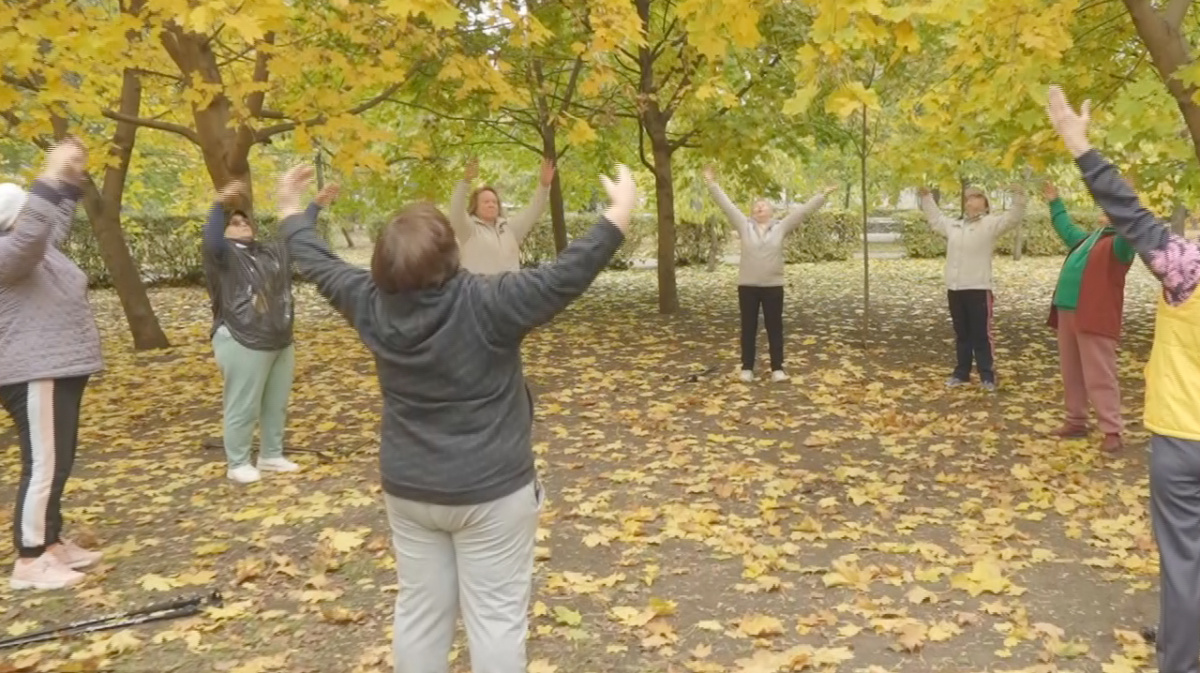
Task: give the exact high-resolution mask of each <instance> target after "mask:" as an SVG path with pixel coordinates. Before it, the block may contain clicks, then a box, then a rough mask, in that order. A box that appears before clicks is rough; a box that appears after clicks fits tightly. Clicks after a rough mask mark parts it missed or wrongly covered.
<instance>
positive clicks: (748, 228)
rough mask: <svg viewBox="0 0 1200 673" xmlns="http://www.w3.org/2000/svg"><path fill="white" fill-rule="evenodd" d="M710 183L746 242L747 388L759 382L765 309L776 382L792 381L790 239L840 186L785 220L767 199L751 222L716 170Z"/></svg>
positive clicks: (742, 292) (707, 175) (741, 300)
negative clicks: (787, 325) (788, 352)
mask: <svg viewBox="0 0 1200 673" xmlns="http://www.w3.org/2000/svg"><path fill="white" fill-rule="evenodd" d="M704 182H705V183H706V184H707V185H708V191H709V193H711V194H712V197H713V200H715V201H716V202H717V205H718V206H719V207H720V208H721V211H722V212H724V213H725V216H726V217H727V218H729V221H730V222H731V223H732V224H733V228H734V231H736V232H737V235H738V239H739V240H740V241H741V256H740V259H739V261H738V310H739V313H740V315H741V323H742V329H741V335H742V338H741V346H742V370H741V379H742V380H743V381H745V382H747V383H748V382H750V381H753V380H754V360H755V350H756V345H757V343H756V342H757V341H758V313H759V307H762V314H763V322H764V323H766V327H767V344H768V346H769V349H770V353H771V380H773V381H786V380H787V378H788V376H787V373H786V372H785V371H784V369H783V281H784V273H783V266H784V263H783V262H784V260H783V246H784V243H785V239H786V238H787V235H788V234H790V233H791V232H792V231H793V230H794V229H795V228H796V227H798V226H799V225H800V223H801V222H803V221H804V220H805V218H807V217H808V216H809V215H812V214H813V213H815V212H817V211H818V210H820V209H821V206H823V205H825V199H826V198H827V197H828V196H829V194H831V193H832V192H833V190H835V189H837V186H836V185H832V186H829V187H826V188H825V189H824V190H822V192H821V193H820V194H818V195H816V196H814V197H813V198H811V199H809V200H808V201H807V202H805V203H802V204H800V205H798V206H796V207H795V208H793V209H792V211H791V212H789V213H788V214H787V215H786V216H785V217H784V218H783V219H782V220H780V219H776V218H775V212H774V207H773V206H772V205H771V202H770V201H768V200H766V199H758V200H757V201H755V202H754V208H753V209H751V211H750V217H746V215H745V214H743V213H742V211H740V210H738V208H737V206H735V205H733V202H732V201H730V200H729V197H728V196H726V195H725V192H724V191H723V190H722V189H721V186H720V185H718V184H717V179H716V173H715V171H714V170H713V168H712V167H708V168H706V169H704Z"/></svg>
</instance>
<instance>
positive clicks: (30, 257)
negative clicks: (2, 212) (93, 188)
mask: <svg viewBox="0 0 1200 673" xmlns="http://www.w3.org/2000/svg"><path fill="white" fill-rule="evenodd" d="M81 193H82V192H81V191H80V189H79V187H77V186H76V185H71V184H67V183H59V184H50V183H48V182H46V181H44V180H38V181H36V182H34V183H33V187H32V188H31V189H30V190H29V196H28V197H27V198H26V199H25V205H24V206H22V207H21V212H20V214H19V215H17V222H16V225H15V226H14V227H13V229H12V231H10V232H8V235H6V236H0V283H4V284H11V283H17V282H19V281H21V280H22V279H24V278H25V277H26V276H28V275H29V274H30V273H32V272H33V270H34V269H35V268H37V265H38V264H40V263H41V261H42V258H43V257H44V256H45V255H46V248H47V247H49V246H50V245H52V244H54V243H56V242H58V239H60V238H62V236H63V235H62V233H61V232H63V231H65V230H67V229H69V227H70V225H71V218H72V217H74V215H75V204H76V203H77V202H78V201H79V196H80V194H81Z"/></svg>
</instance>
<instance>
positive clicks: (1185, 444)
mask: <svg viewBox="0 0 1200 673" xmlns="http://www.w3.org/2000/svg"><path fill="white" fill-rule="evenodd" d="M1150 520H1151V522H1152V524H1153V525H1154V539H1155V541H1156V542H1157V544H1158V555H1159V561H1158V573H1159V588H1158V591H1159V617H1158V636H1157V649H1158V670H1159V673H1200V442H1194V441H1188V440H1186V439H1176V438H1174V437H1164V436H1162V435H1153V436H1152V437H1151V438H1150Z"/></svg>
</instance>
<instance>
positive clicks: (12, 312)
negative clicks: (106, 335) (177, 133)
mask: <svg viewBox="0 0 1200 673" xmlns="http://www.w3.org/2000/svg"><path fill="white" fill-rule="evenodd" d="M86 165H87V154H86V153H85V151H84V149H83V145H82V144H80V143H79V141H78V140H75V139H74V138H69V139H67V140H64V141H63V142H62V143H60V144H58V145H56V146H55V147H54V148H53V149H51V150H50V151H49V153H47V155H46V165H45V169H44V170H43V171H42V173H41V175H40V176H39V177H38V178H37V180H35V181H34V183H33V187H32V188H31V189H30V190H29V193H28V194H25V193H24V192H23V191H22V190H21V188H19V187H17V186H16V185H11V184H5V185H0V404H2V405H3V406H4V409H5V411H7V412H8V414H9V416H11V417H12V420H13V423H14V424H15V425H16V426H17V431H18V435H19V437H20V443H21V482H20V486H19V487H18V489H17V508H16V512H15V513H14V515H13V538H14V541H15V542H16V547H17V556H18V558H17V562H16V564H15V565H14V566H13V572H12V578H11V579H10V580H9V583H10V585H11V586H12V588H14V589H62V588H65V587H68V586H71V585H73V584H76V583H78V582H80V581H81V580H83V577H84V576H83V574H82V573H80V572H79V570H81V569H83V568H87V567H88V566H91V565H94V564H95V563H97V562H98V561H99V560H100V557H101V555H100V554H99V553H98V552H93V551H88V550H86V549H83V548H81V547H79V546H78V545H75V544H74V543H72V542H71V541H70V540H68V539H66V538H64V537H62V527H63V521H62V506H61V501H62V495H63V489H64V488H65V487H66V484H67V478H68V477H70V476H71V466H72V464H73V463H74V462H75V443H76V441H77V438H78V434H79V408H80V406H81V404H82V402H83V390H84V388H85V387H86V386H87V381H88V377H89V376H91V375H92V374H95V373H96V372H98V371H100V370H101V369H102V367H103V362H102V360H101V357H100V333H99V331H97V329H96V321H95V319H94V318H93V317H92V309H91V305H90V304H89V303H88V298H87V276H86V275H84V273H83V271H81V270H80V269H79V267H78V266H76V265H75V263H74V262H72V261H71V260H70V259H68V258H67V256H66V255H64V254H63V252H62V251H61V250H60V249H59V247H58V246H59V245H61V244H62V242H63V240H64V239H66V237H67V233H68V232H69V231H70V230H71V221H72V219H73V217H74V215H75V204H76V202H77V201H78V200H79V197H80V194H81V190H80V185H81V184H82V182H83V180H84V172H85V170H86Z"/></svg>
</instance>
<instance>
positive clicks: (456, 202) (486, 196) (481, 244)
mask: <svg viewBox="0 0 1200 673" xmlns="http://www.w3.org/2000/svg"><path fill="white" fill-rule="evenodd" d="M477 177H479V160H478V159H475V158H472V159H471V160H470V161H468V162H467V170H466V174H465V175H464V176H463V179H462V180H460V181H459V182H458V185H456V186H455V188H454V194H453V195H452V196H451V197H450V225H451V226H452V227H453V228H454V235H455V237H456V238H457V239H458V247H459V250H460V254H461V255H462V266H463V268H464V269H466V270H468V271H472V272H474V273H500V272H502V271H519V270H520V269H521V243H523V242H524V241H525V237H526V236H528V235H529V232H530V231H532V230H533V225H535V224H537V221H538V218H540V217H541V216H542V213H544V212H546V204H547V203H548V202H549V199H550V183H551V182H552V181H553V180H554V164H552V163H550V161H548V160H547V161H545V162H543V163H542V172H541V176H540V177H539V180H538V186H537V189H535V190H534V192H533V198H532V199H531V200H530V202H529V205H528V206H526V207H525V209H524V210H522V211H520V212H518V213H516V214H515V215H513V216H512V217H508V216H507V215H505V213H504V205H503V203H502V202H501V201H500V193H499V192H498V191H496V188H495V187H492V186H491V185H483V186H482V187H479V188H478V189H476V190H475V191H471V183H472V182H474V181H475V178H477Z"/></svg>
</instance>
